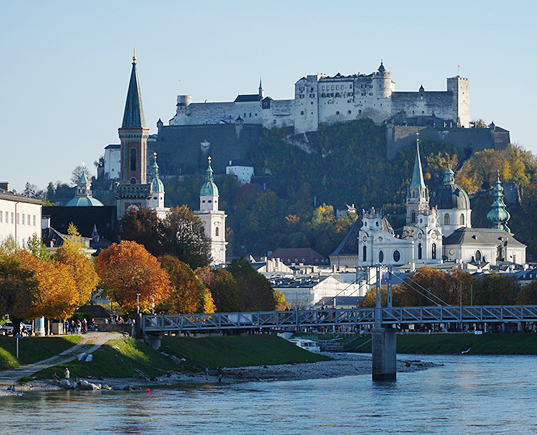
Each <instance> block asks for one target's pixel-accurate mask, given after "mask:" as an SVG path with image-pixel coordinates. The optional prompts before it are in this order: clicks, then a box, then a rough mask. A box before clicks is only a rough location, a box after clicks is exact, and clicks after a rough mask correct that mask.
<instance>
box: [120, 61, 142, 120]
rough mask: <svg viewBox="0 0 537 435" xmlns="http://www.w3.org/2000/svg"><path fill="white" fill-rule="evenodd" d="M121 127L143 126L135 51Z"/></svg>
mask: <svg viewBox="0 0 537 435" xmlns="http://www.w3.org/2000/svg"><path fill="white" fill-rule="evenodd" d="M121 127H122V128H145V118H144V109H143V107H142V94H141V93H140V85H139V83H138V73H137V72H136V53H135V55H134V56H133V57H132V71H131V79H130V82H129V90H128V91H127V101H126V103H125V112H124V114H123V124H122V125H121Z"/></svg>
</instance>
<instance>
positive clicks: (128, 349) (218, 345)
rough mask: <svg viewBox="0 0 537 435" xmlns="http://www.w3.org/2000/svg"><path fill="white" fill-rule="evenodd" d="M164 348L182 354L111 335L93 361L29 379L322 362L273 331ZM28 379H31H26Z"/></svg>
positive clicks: (168, 340)
mask: <svg viewBox="0 0 537 435" xmlns="http://www.w3.org/2000/svg"><path fill="white" fill-rule="evenodd" d="M162 349H163V350H164V352H165V353H167V354H170V355H174V356H176V357H177V358H180V359H184V361H181V362H180V363H177V362H176V361H174V360H173V359H172V358H170V357H168V356H165V355H163V354H162V353H161V352H157V351H155V350H153V349H152V348H151V347H149V346H148V345H146V344H145V343H142V342H140V341H137V340H134V339H132V338H128V339H125V340H123V339H118V340H111V341H109V342H107V343H106V344H104V345H103V346H101V348H100V349H98V350H97V351H96V352H94V353H93V361H91V362H85V361H78V360H75V361H71V362H68V363H65V364H58V365H55V366H53V367H49V368H47V369H44V370H42V371H40V372H38V373H36V374H35V375H34V376H32V378H35V379H51V378H52V375H53V373H56V374H57V375H59V376H63V373H64V370H65V368H66V367H68V368H69V371H70V372H71V377H72V378H74V377H80V378H91V377H93V378H100V377H102V378H131V377H134V376H136V375H137V374H139V372H142V373H144V374H145V375H147V376H149V377H150V378H153V377H157V376H161V375H164V374H166V372H169V371H187V372H191V371H194V372H196V371H203V370H205V367H209V369H211V370H213V369H216V368H217V367H244V366H250V365H272V364H284V363H303V362H314V361H325V360H328V359H330V358H327V357H325V356H322V355H316V354H312V353H310V352H307V351H305V350H303V349H300V348H299V347H298V346H296V345H294V344H293V343H290V342H288V341H287V340H284V339H281V338H278V337H276V336H268V335H262V336H260V335H257V336H230V337H204V338H185V337H164V339H163V340H162ZM26 380H29V379H26Z"/></svg>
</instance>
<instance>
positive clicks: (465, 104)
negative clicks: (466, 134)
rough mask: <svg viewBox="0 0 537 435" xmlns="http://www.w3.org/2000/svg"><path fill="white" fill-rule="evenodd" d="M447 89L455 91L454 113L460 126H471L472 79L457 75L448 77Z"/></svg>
mask: <svg viewBox="0 0 537 435" xmlns="http://www.w3.org/2000/svg"><path fill="white" fill-rule="evenodd" d="M447 90H448V92H452V93H453V115H454V116H456V117H457V120H456V121H457V125H458V126H459V127H464V128H470V81H469V80H468V79H466V78H464V77H460V76H456V77H451V78H448V79H447Z"/></svg>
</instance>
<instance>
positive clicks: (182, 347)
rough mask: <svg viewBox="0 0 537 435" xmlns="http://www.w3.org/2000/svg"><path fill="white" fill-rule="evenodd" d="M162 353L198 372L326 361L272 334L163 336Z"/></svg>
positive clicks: (324, 358)
mask: <svg viewBox="0 0 537 435" xmlns="http://www.w3.org/2000/svg"><path fill="white" fill-rule="evenodd" d="M162 348H163V349H164V351H165V352H167V353H170V354H173V355H175V356H177V357H179V358H184V359H186V361H185V362H184V366H183V367H184V368H185V369H187V370H190V371H200V370H202V369H205V367H209V369H215V368H218V367H244V366H255V365H273V364H292V363H305V362H315V361H326V360H328V359H329V358H327V357H325V356H323V355H316V354H312V353H311V352H308V351H305V350H303V349H301V348H299V347H298V346H296V345H295V344H293V343H291V342H289V341H287V340H284V339H282V338H279V337H277V336H275V335H244V336H239V335H236V336H228V337H203V338H185V337H181V338H177V337H164V339H163V340H162Z"/></svg>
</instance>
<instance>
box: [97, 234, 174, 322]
mask: <svg viewBox="0 0 537 435" xmlns="http://www.w3.org/2000/svg"><path fill="white" fill-rule="evenodd" d="M95 269H96V271H97V274H98V275H99V277H100V278H101V281H102V283H103V284H104V290H105V293H106V294H107V296H109V297H111V298H112V299H113V300H114V301H116V302H117V303H118V304H119V306H120V307H121V309H122V311H123V312H124V313H133V312H135V311H136V309H137V303H139V306H140V310H141V311H143V312H146V313H148V312H151V308H152V302H153V298H154V300H155V303H156V304H157V305H158V304H159V303H161V301H163V300H164V299H166V298H167V297H168V295H169V291H170V278H169V277H168V274H167V273H166V271H165V270H164V269H163V268H162V267H161V265H160V263H159V262H158V261H157V259H156V258H155V257H154V256H153V255H151V254H150V253H149V252H147V250H146V249H145V248H144V247H143V246H141V245H139V244H138V243H136V242H132V241H126V240H124V241H122V242H121V243H119V244H117V243H114V244H113V245H112V246H110V247H109V248H108V249H106V250H104V251H101V253H100V254H99V256H98V257H97V259H96V260H95Z"/></svg>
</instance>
